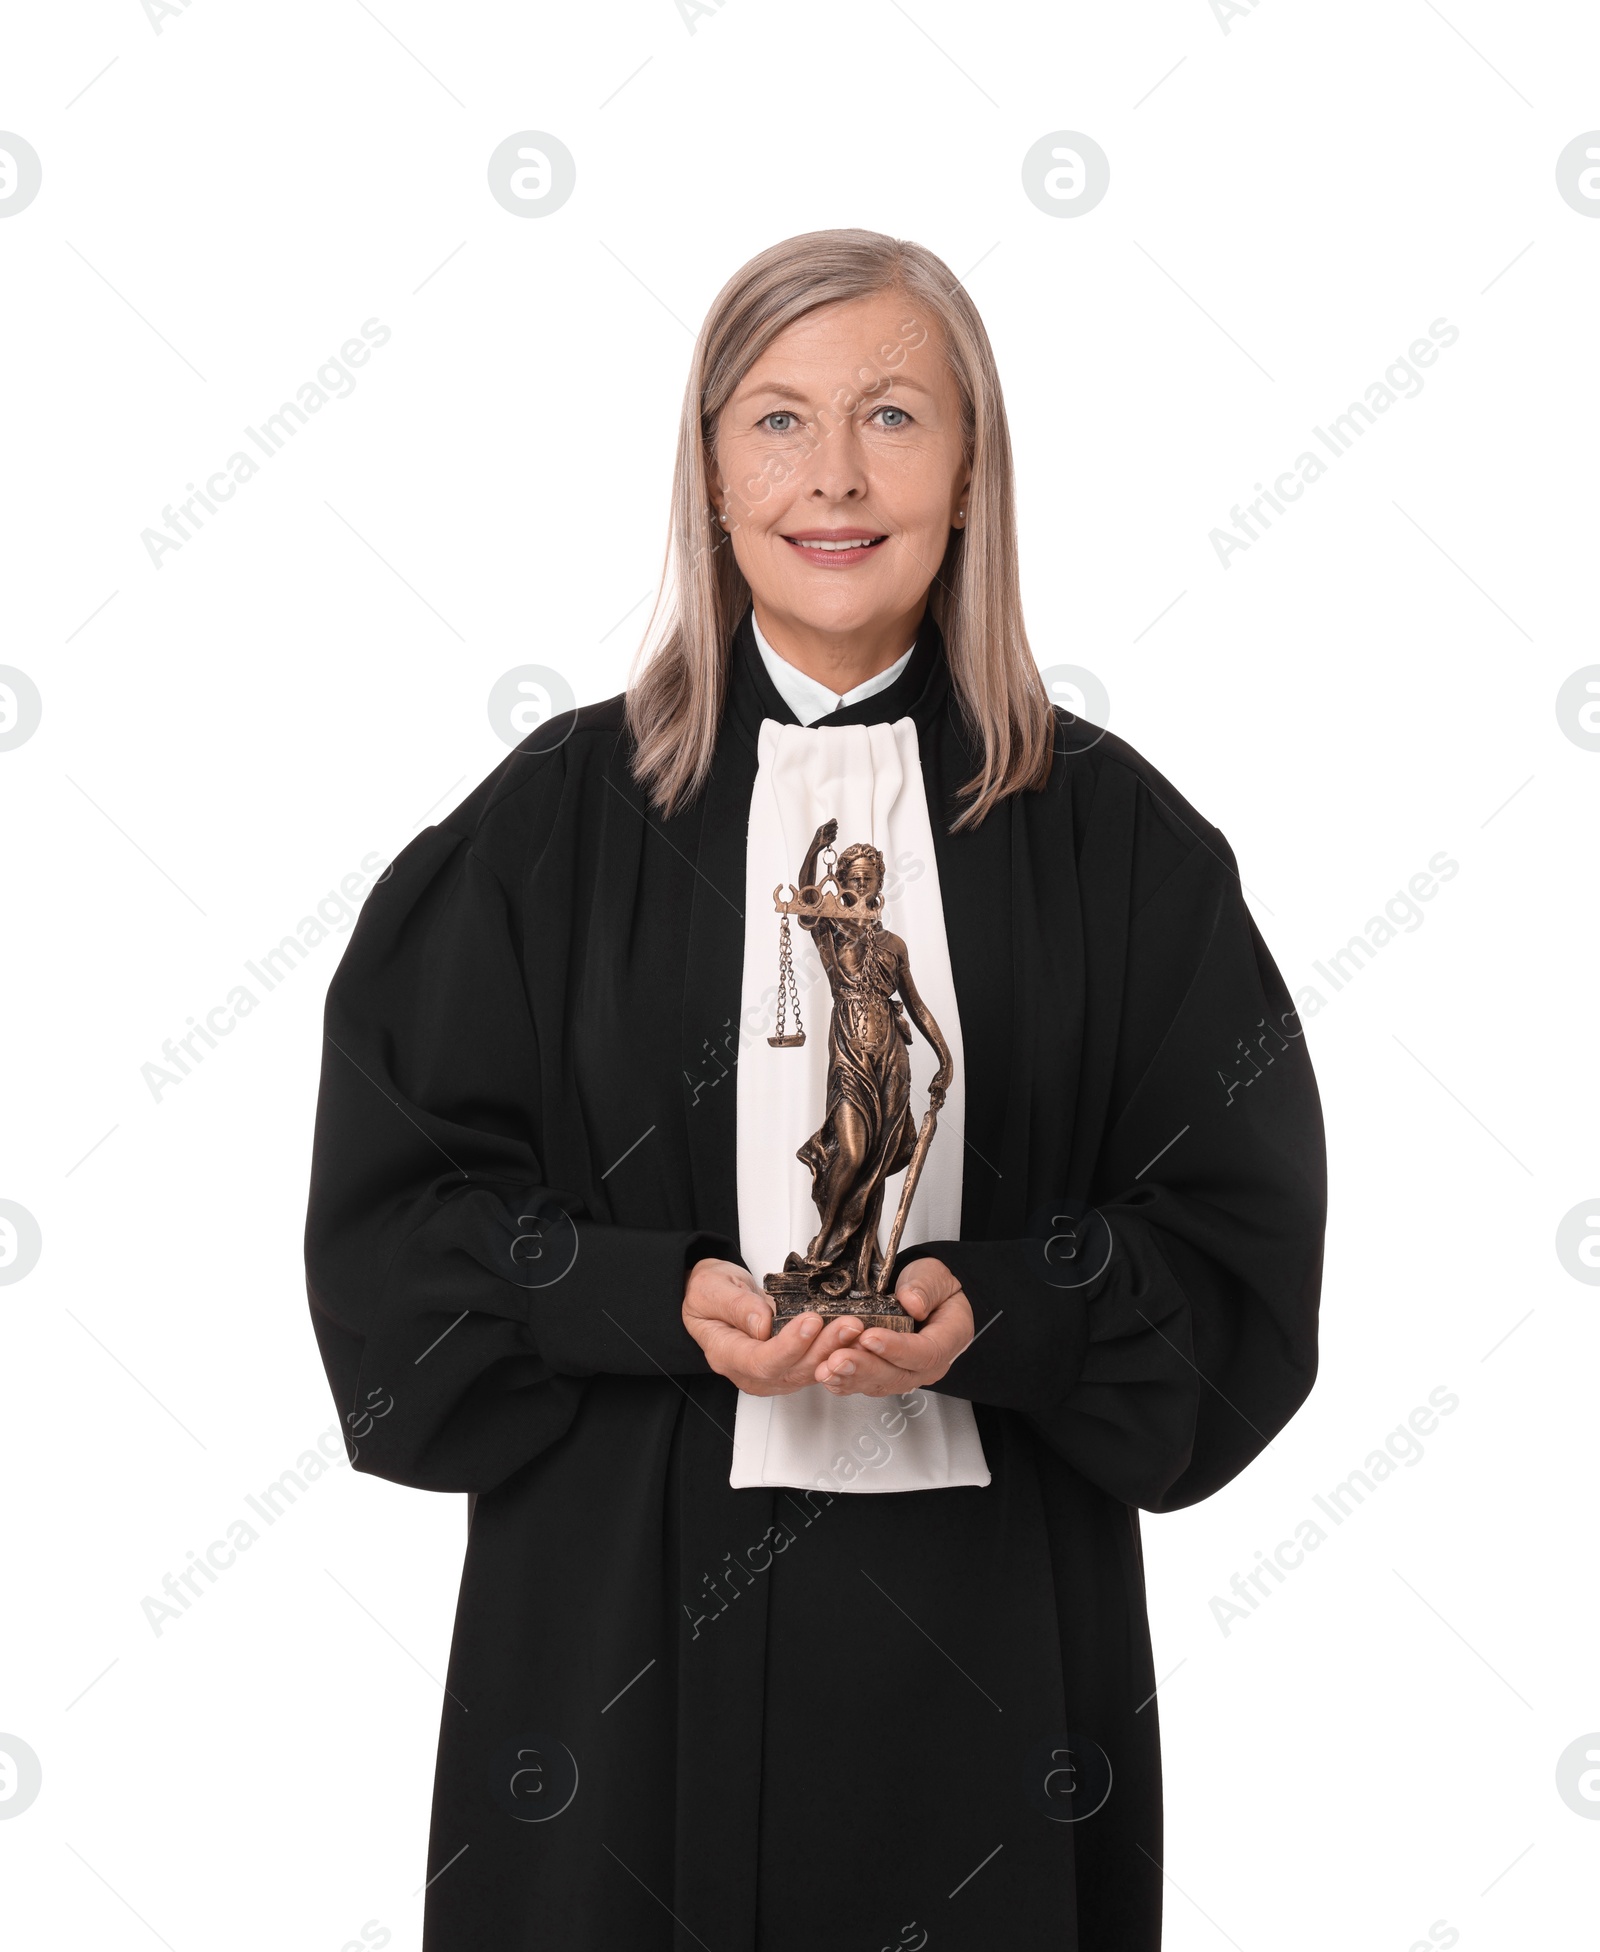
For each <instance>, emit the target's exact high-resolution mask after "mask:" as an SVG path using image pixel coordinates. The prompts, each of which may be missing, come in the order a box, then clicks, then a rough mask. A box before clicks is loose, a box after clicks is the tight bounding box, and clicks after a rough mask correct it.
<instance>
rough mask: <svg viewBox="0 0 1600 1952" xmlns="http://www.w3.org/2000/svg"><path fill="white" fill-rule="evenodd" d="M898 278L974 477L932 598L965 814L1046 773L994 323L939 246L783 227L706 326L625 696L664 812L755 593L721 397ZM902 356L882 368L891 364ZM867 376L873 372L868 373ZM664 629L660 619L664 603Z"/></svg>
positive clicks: (739, 275)
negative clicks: (969, 773) (799, 323)
mask: <svg viewBox="0 0 1600 1952" xmlns="http://www.w3.org/2000/svg"><path fill="white" fill-rule="evenodd" d="M880 292H899V293H903V294H904V296H905V298H906V300H907V304H908V306H909V308H910V309H911V310H912V312H913V313H914V314H915V317H914V319H913V320H912V321H908V323H910V324H912V325H913V326H914V327H920V328H922V329H924V330H932V331H934V332H935V333H937V334H938V335H939V343H940V344H941V345H942V348H943V350H944V353H945V357H946V359H947V360H948V362H949V366H950V370H951V372H952V373H953V375H954V377H955V381H956V385H957V388H958V390H959V392H960V396H961V415H962V431H963V436H964V443H965V450H966V462H967V464H968V465H969V466H970V468H971V470H972V485H971V488H970V489H969V490H968V493H967V498H966V507H967V523H966V526H965V527H964V528H959V529H952V530H951V532H950V538H949V542H948V544H947V545H946V548H945V553H944V559H943V561H942V562H941V563H940V565H939V568H938V571H937V572H936V574H935V575H934V578H933V582H932V585H931V587H930V589H929V593H928V605H929V608H930V609H931V611H932V612H933V616H934V618H935V620H936V622H937V623H938V625H939V628H940V630H941V631H942V633H943V636H944V643H945V653H946V657H947V660H948V662H949V667H950V676H951V681H952V683H953V686H954V689H955V696H956V700H957V703H958V706H959V708H960V711H961V714H962V718H963V720H964V721H965V724H966V727H967V730H968V733H969V735H970V736H971V737H972V739H973V742H974V744H975V746H977V747H979V748H980V749H981V751H982V754H983V759H982V764H981V765H980V767H979V769H978V771H977V773H976V774H975V775H974V776H973V777H972V778H971V779H970V780H968V781H966V782H965V783H964V785H963V786H962V788H961V792H962V795H963V797H964V798H965V799H966V801H967V805H966V807H965V808H964V809H963V811H962V813H961V815H960V817H959V819H957V820H956V822H955V823H954V824H955V827H956V828H958V829H959V828H961V827H966V826H971V825H975V824H976V823H977V822H978V821H980V820H981V819H982V818H983V817H984V815H985V814H986V813H987V812H988V811H989V809H990V808H991V807H992V806H993V805H994V804H995V802H996V801H997V800H1000V799H1003V798H1004V797H1005V796H1006V795H1007V794H1010V793H1016V792H1020V791H1021V790H1022V789H1023V788H1025V787H1036V786H1042V785H1043V784H1044V782H1045V780H1046V778H1047V777H1048V776H1049V772H1050V759H1051V753H1052V748H1053V743H1054V740H1053V722H1052V714H1051V710H1050V704H1049V700H1048V698H1047V697H1046V695H1045V689H1044V684H1043V681H1042V680H1041V678H1040V676H1039V670H1038V666H1037V665H1036V664H1035V662H1034V658H1033V653H1032V651H1031V650H1030V649H1029V646H1028V637H1027V632H1026V630H1025V629H1024V626H1023V621H1022V594H1021V588H1020V585H1019V581H1018V575H1017V524H1016V494H1015V481H1014V476H1013V470H1012V462H1011V437H1010V433H1009V430H1008V429H1007V426H1006V417H1005V402H1004V400H1003V398H1002V395H1001V391H1000V375H999V372H998V370H997V368H996V366H995V360H994V352H993V349H992V348H991V346H990V344H989V335H988V333H987V332H986V331H985V330H984V327H983V321H982V319H981V318H980V317H979V316H978V310H977V307H976V306H975V305H974V304H973V302H972V300H971V299H970V298H969V297H968V296H967V293H966V290H965V288H964V287H963V286H962V285H961V283H960V281H959V280H958V279H956V278H955V277H954V276H953V275H952V274H951V271H950V268H949V266H948V265H946V264H945V263H944V262H943V260H942V259H940V258H937V257H935V255H934V254H933V252H932V251H929V250H927V249H925V248H924V247H923V246H922V245H920V244H914V243H911V242H909V241H908V240H906V239H903V238H896V237H886V236H884V235H883V234H882V233H881V232H879V231H870V230H818V231H807V232H805V233H803V234H802V235H800V236H798V237H788V238H785V239H784V240H783V241H782V242H781V243H779V244H774V245H772V246H771V247H770V248H769V249H768V250H765V251H762V252H761V253H760V254H759V255H758V256H756V257H753V258H752V259H751V260H750V261H749V263H748V264H746V265H744V266H743V267H742V268H741V269H740V270H738V271H736V272H735V273H734V275H733V276H732V277H731V278H730V279H729V280H728V282H727V283H726V284H725V285H724V286H723V288H722V290H721V291H720V292H719V293H718V294H717V297H716V300H715V302H714V303H713V304H712V306H711V309H710V311H709V312H708V313H707V315H706V320H705V323H704V324H703V325H702V327H701V329H700V335H699V337H698V339H697V340H696V341H695V349H694V358H693V360H692V361H691V363H690V368H689V379H688V384H687V386H686V387H685V389H684V397H683V412H682V416H681V418H680V420H679V424H678V453H677V461H676V465H675V466H674V469H673V476H672V522H671V529H670V533H669V536H668V541H667V549H666V556H665V560H664V564H663V570H662V578H661V586H660V590H659V591H658V593H657V597H656V604H655V607H654V609H652V611H651V617H650V622H649V623H648V624H647V625H646V627H645V640H644V642H643V643H642V644H641V646H640V649H639V652H638V655H637V657H636V659H635V663H634V671H633V678H632V682H631V683H630V685H629V687H628V695H627V725H628V731H629V733H630V735H631V737H632V740H633V746H634V751H633V760H632V764H633V772H634V777H635V778H636V779H637V780H639V782H640V783H641V784H642V785H643V786H644V787H645V789H646V791H647V792H648V794H649V796H650V799H651V801H652V803H653V804H654V805H655V807H656V808H657V809H658V811H660V812H662V813H675V812H677V811H678V810H679V809H680V808H681V807H683V806H685V805H686V804H687V803H688V802H690V801H691V800H692V799H693V798H694V797H695V795H696V794H697V793H698V792H699V790H700V788H701V786H702V785H703V784H704V783H705V779H706V775H707V774H708V773H709V771H710V769H711V756H712V752H713V750H714V748H715V745H716V738H717V726H718V722H719V720H720V719H721V716H722V707H723V701H724V697H725V694H726V688H727V658H728V648H729V644H730V641H731V639H732V636H733V632H734V629H735V628H736V626H737V625H738V622H739V620H740V618H741V617H742V616H743V615H744V613H745V611H746V610H747V609H748V608H749V605H750V586H749V584H748V583H747V582H746V581H745V579H744V576H743V573H742V572H741V571H740V569H739V566H738V563H737V562H736V560H735V558H734V553H733V549H732V547H731V546H730V544H729V541H728V536H727V535H726V534H725V533H724V532H723V531H722V529H721V527H720V525H719V524H718V523H717V520H716V513H715V509H714V507H713V503H712V495H711V483H712V480H713V446H714V442H715V439H716V430H717V423H718V420H719V418H720V416H721V414H722V410H723V408H724V407H725V406H726V405H727V403H728V401H729V399H730V398H731V397H732V395H733V393H734V392H735V391H736V389H737V388H738V386H739V384H740V383H741V381H742V380H743V379H744V376H745V374H746V373H748V372H749V370H750V368H751V367H752V366H753V365H754V364H755V362H756V361H757V360H758V359H759V358H760V357H761V355H762V353H764V352H765V351H766V349H767V347H768V346H769V345H770V344H771V343H772V341H773V340H774V339H775V338H776V337H777V335H778V334H779V333H780V332H782V331H783V330H784V328H785V327H786V326H788V325H790V324H792V323H793V322H794V320H796V319H797V318H800V317H802V316H803V315H804V314H805V313H807V312H811V311H814V310H815V309H816V308H817V307H818V306H819V305H831V304H835V303H838V302H840V301H842V300H848V299H856V298H868V297H873V296H875V295H876V294H878V293H880ZM892 365H893V362H892V360H891V361H890V362H889V366H888V367H886V369H885V371H884V373H883V374H882V376H881V378H882V380H883V381H885V382H887V381H890V380H892V370H891V369H892ZM865 390H866V391H871V390H872V388H871V387H870V386H869V387H868V388H866V389H865ZM663 598H667V599H668V600H667V603H666V607H665V612H664V634H663V635H662V636H661V637H660V638H659V640H658V641H657V642H656V643H655V644H654V645H652V644H651V642H650V633H651V629H652V626H653V625H654V624H655V621H656V618H657V615H658V613H662V609H663Z"/></svg>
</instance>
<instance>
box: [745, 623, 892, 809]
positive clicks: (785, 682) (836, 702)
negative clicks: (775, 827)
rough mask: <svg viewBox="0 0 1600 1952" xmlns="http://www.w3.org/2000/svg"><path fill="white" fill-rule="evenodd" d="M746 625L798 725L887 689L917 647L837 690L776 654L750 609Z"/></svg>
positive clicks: (770, 675) (768, 671)
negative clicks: (863, 679) (874, 673)
mask: <svg viewBox="0 0 1600 1952" xmlns="http://www.w3.org/2000/svg"><path fill="white" fill-rule="evenodd" d="M750 628H751V629H752V630H753V631H754V632H755V634H756V649H757V650H758V651H759V652H760V653H761V662H762V663H763V664H764V665H765V666H766V667H767V676H768V677H769V678H771V680H772V682H773V683H774V684H775V685H776V686H777V687H778V694H779V696H780V697H781V698H782V699H783V702H784V703H785V704H786V705H787V706H788V707H789V709H790V711H791V712H793V713H794V715H795V717H796V718H797V719H799V721H800V723H801V724H802V725H810V724H811V723H812V722H813V721H814V720H816V719H819V718H826V717H827V716H828V714H829V713H830V712H836V711H838V710H839V709H840V708H841V707H842V706H845V705H854V704H855V703H856V702H857V701H858V700H859V699H862V698H871V697H872V696H873V694H874V693H875V692H879V691H887V690H888V688H889V686H890V685H892V684H893V683H894V681H895V679H896V678H898V677H899V675H900V673H901V672H902V671H903V670H904V669H905V668H906V665H907V664H908V663H909V662H910V659H911V653H912V651H914V650H915V649H916V648H917V646H916V642H915V640H913V641H912V643H911V645H910V647H909V648H908V649H907V651H906V653H905V655H904V656H903V657H897V658H896V659H895V661H894V663H893V664H891V665H890V666H889V668H888V670H887V671H880V672H879V673H878V675H877V676H876V677H875V678H868V680H867V681H866V683H865V684H861V685H857V686H856V687H855V689H854V690H853V691H846V692H842V693H841V692H837V691H829V689H828V687H827V686H826V685H819V684H818V683H817V681H816V679H815V678H808V677H807V676H806V674H805V672H804V671H802V670H801V669H800V668H799V666H798V665H794V664H790V663H789V662H788V661H787V660H786V659H785V658H782V657H780V656H779V655H778V653H777V652H776V651H775V650H774V649H773V648H772V646H771V645H770V644H769V643H768V642H767V640H766V638H765V637H764V636H763V635H762V634H761V626H760V624H758V623H757V622H756V613H755V611H754V610H752V611H751V612H750ZM806 838H807V840H809V839H810V838H811V836H810V835H809V834H808V835H807V836H806Z"/></svg>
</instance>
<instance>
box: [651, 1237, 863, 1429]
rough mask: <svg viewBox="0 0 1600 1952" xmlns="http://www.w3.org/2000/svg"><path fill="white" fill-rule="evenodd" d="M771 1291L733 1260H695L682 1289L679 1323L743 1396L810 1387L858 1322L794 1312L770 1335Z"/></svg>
mask: <svg viewBox="0 0 1600 1952" xmlns="http://www.w3.org/2000/svg"><path fill="white" fill-rule="evenodd" d="M772 1316H773V1303H772V1297H771V1295H769V1294H768V1293H767V1292H766V1290H765V1289H764V1288H758V1287H757V1286H756V1283H755V1277H754V1276H753V1275H752V1274H751V1272H750V1270H749V1269H748V1268H746V1267H741V1266H740V1264H739V1263H738V1262H737V1261H717V1260H704V1261H696V1262H695V1264H694V1266H693V1267H692V1268H690V1270H689V1278H688V1280H687V1281H686V1282H685V1283H684V1289H683V1325H684V1327H685V1328H686V1329H687V1330H688V1331H689V1333H690V1334H691V1335H692V1336H693V1337H694V1339H695V1340H696V1341H697V1342H698V1343H699V1344H700V1347H701V1348H702V1349H703V1350H704V1351H705V1358H706V1361H707V1362H708V1363H709V1364H710V1366H711V1367H712V1368H713V1369H714V1370H715V1371H716V1373H717V1374H718V1375H719V1376H726V1377H727V1379H728V1381H729V1382H730V1383H732V1384H734V1385H735V1386H736V1387H737V1388H739V1389H742V1390H743V1391H744V1393H745V1394H746V1396H788V1395H791V1394H792V1393H793V1392H794V1391H795V1390H797V1389H805V1388H807V1387H808V1386H811V1385H814V1384H815V1383H816V1380H817V1368H818V1365H819V1364H820V1363H822V1362H824V1361H826V1359H827V1358H828V1357H829V1356H831V1355H832V1354H833V1352H834V1351H835V1350H836V1349H845V1348H849V1347H850V1345H851V1344H852V1343H853V1342H854V1341H855V1340H856V1338H857V1337H858V1336H859V1335H860V1333H861V1324H860V1323H859V1322H858V1321H852V1320H850V1319H849V1318H848V1317H844V1318H841V1319H839V1320H836V1321H832V1322H829V1323H827V1325H826V1326H824V1324H823V1320H822V1317H821V1316H820V1315H801V1316H799V1317H797V1318H796V1319H795V1320H793V1321H789V1322H785V1324H784V1325H783V1328H782V1329H781V1330H780V1331H779V1333H778V1334H776V1335H774V1334H773V1333H772Z"/></svg>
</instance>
